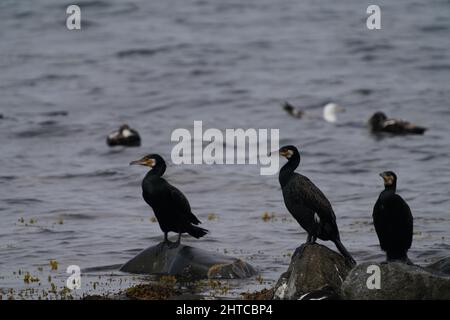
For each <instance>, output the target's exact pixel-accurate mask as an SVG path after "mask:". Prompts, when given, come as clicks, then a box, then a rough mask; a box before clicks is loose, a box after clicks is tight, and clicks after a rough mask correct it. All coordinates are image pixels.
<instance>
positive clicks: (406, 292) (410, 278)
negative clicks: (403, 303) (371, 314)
mask: <svg viewBox="0 0 450 320" xmlns="http://www.w3.org/2000/svg"><path fill="white" fill-rule="evenodd" d="M371 265H373V266H378V267H379V268H380V282H379V284H380V288H379V289H377V288H373V287H372V286H370V287H372V289H369V286H368V285H367V282H369V284H370V283H372V281H368V280H369V277H372V276H373V275H374V272H373V271H372V272H370V273H368V267H369V266H371ZM341 294H342V297H343V298H345V299H350V300H428V299H450V277H443V276H440V275H437V274H434V273H430V272H429V271H427V270H425V269H424V268H422V267H419V266H416V265H407V264H404V263H398V262H389V263H381V264H380V263H376V262H366V263H363V264H360V265H358V266H357V267H355V268H354V269H352V270H351V272H350V273H349V275H348V276H347V279H346V280H345V282H344V283H343V285H342V288H341Z"/></svg>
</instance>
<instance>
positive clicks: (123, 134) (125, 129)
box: [106, 124, 141, 147]
mask: <svg viewBox="0 0 450 320" xmlns="http://www.w3.org/2000/svg"><path fill="white" fill-rule="evenodd" d="M106 143H107V144H108V146H110V147H114V146H126V147H139V146H140V145H141V137H140V136H139V133H138V132H137V131H136V130H133V129H131V128H130V127H129V126H128V125H127V124H124V125H122V126H121V127H120V128H119V130H118V131H114V132H112V133H111V134H109V135H108V138H107V139H106Z"/></svg>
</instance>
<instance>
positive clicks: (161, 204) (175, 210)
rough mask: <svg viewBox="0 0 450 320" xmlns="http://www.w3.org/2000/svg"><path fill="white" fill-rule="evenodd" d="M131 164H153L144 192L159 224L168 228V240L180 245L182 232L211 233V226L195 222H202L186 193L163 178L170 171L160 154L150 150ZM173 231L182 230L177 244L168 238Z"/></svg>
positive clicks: (143, 181) (165, 230) (199, 234)
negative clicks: (194, 212) (202, 225)
mask: <svg viewBox="0 0 450 320" xmlns="http://www.w3.org/2000/svg"><path fill="white" fill-rule="evenodd" d="M130 165H142V166H147V167H150V168H151V169H150V171H149V172H148V173H147V175H146V176H145V178H144V180H142V196H143V198H144V200H145V202H147V204H148V205H149V206H150V207H152V209H153V212H154V213H155V216H156V219H157V220H158V223H159V226H160V227H161V230H162V231H163V232H164V243H167V244H169V245H170V246H173V245H174V246H175V247H176V246H178V245H179V244H180V240H181V234H182V233H188V234H190V235H191V236H193V237H194V238H197V239H198V238H201V237H203V236H204V235H206V234H207V233H208V230H206V229H203V228H200V227H196V226H195V225H198V224H200V223H201V222H200V220H198V219H197V218H196V217H195V216H194V214H193V213H192V212H191V206H190V205H189V202H188V200H187V199H186V197H185V196H184V195H183V193H181V191H180V190H178V189H177V188H175V187H174V186H172V185H171V184H170V183H168V182H167V181H166V180H165V179H164V178H162V175H163V174H164V172H165V171H166V163H165V161H164V159H163V158H162V157H161V156H160V155H158V154H149V155H147V156H145V157H143V158H142V159H140V160H136V161H132V162H130ZM169 232H176V233H178V240H177V242H176V243H175V244H172V243H171V242H170V241H169V240H168V238H167V234H168V233H169Z"/></svg>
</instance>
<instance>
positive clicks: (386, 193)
mask: <svg viewBox="0 0 450 320" xmlns="http://www.w3.org/2000/svg"><path fill="white" fill-rule="evenodd" d="M380 176H381V177H382V178H383V180H384V190H383V191H382V192H381V193H380V196H379V198H378V200H377V202H376V203H375V206H374V208H373V224H374V226H375V231H376V232H377V235H378V239H379V240H380V246H381V249H382V250H383V251H385V252H386V256H387V261H392V260H400V261H404V262H407V263H410V261H409V259H408V255H407V252H408V249H409V248H411V243H412V238H413V216H412V214H411V210H410V208H409V206H408V204H407V203H406V202H405V200H403V199H402V197H400V196H399V195H398V194H396V189H397V176H396V175H395V173H394V172H392V171H386V172H383V173H380Z"/></svg>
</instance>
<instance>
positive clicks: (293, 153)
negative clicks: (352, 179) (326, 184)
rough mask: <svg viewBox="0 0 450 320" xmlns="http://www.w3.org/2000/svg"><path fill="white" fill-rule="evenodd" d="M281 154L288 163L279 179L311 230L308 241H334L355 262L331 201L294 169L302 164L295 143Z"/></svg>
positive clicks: (300, 219) (288, 204) (294, 209)
mask: <svg viewBox="0 0 450 320" xmlns="http://www.w3.org/2000/svg"><path fill="white" fill-rule="evenodd" d="M279 154H280V156H282V157H285V158H286V159H287V160H288V162H287V163H286V164H285V165H284V166H283V167H282V168H281V170H280V174H279V181H280V185H281V189H282V192H283V198H284V203H285V204H286V208H287V209H288V211H289V212H290V213H291V214H292V216H293V217H294V218H295V220H297V222H298V223H299V224H300V226H302V228H303V229H305V230H306V232H307V233H308V238H307V241H306V242H307V243H315V242H316V240H317V238H319V239H321V240H331V241H333V242H334V244H335V245H336V247H337V248H338V250H339V252H340V253H341V254H342V255H343V256H344V257H345V258H346V259H347V260H348V261H349V262H350V263H351V264H356V262H355V260H354V259H353V258H352V256H351V255H350V253H349V252H348V251H347V249H346V248H345V247H344V245H343V244H342V242H341V240H340V236H339V230H338V226H337V224H336V216H335V215H334V212H333V208H332V207H331V204H330V201H328V199H327V198H326V197H325V195H324V194H323V193H322V191H320V189H319V188H318V187H316V186H315V185H314V183H312V182H311V181H310V180H309V179H308V178H307V177H305V176H303V175H301V174H299V173H296V172H294V170H295V169H296V168H297V167H298V165H299V164H300V153H299V152H298V150H297V148H296V147H294V146H284V147H281V148H280V150H279Z"/></svg>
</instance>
